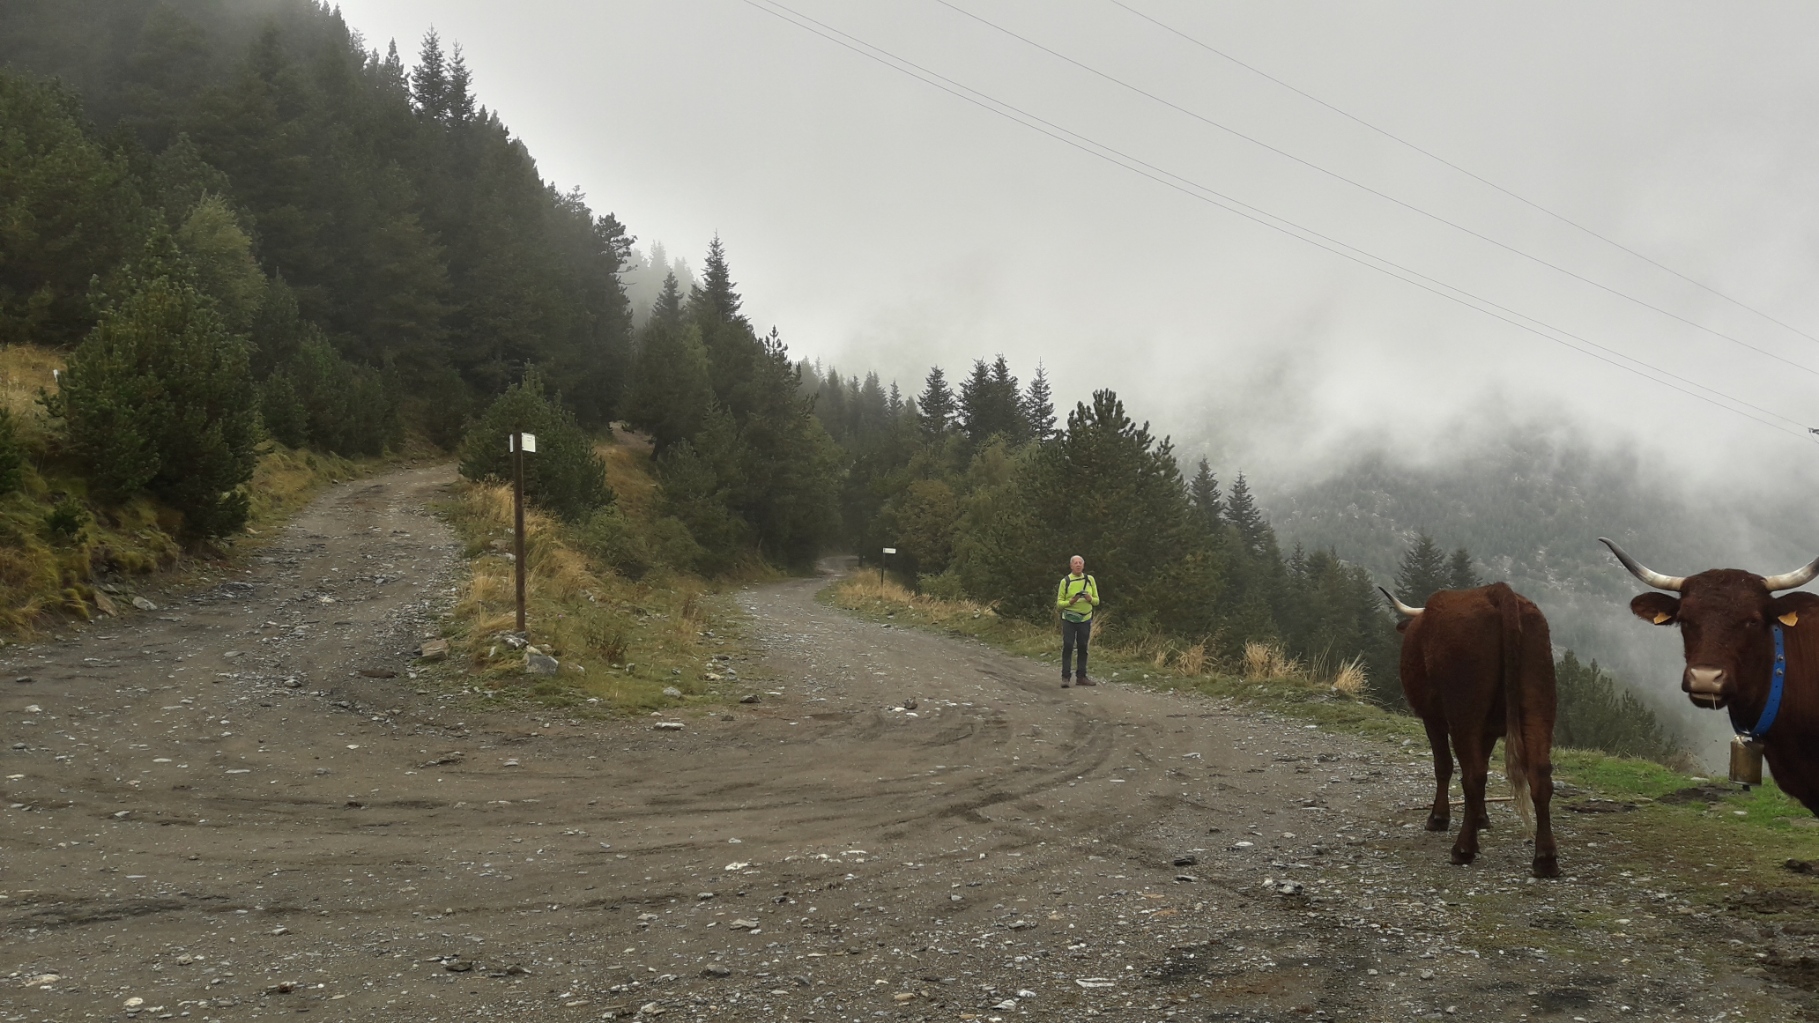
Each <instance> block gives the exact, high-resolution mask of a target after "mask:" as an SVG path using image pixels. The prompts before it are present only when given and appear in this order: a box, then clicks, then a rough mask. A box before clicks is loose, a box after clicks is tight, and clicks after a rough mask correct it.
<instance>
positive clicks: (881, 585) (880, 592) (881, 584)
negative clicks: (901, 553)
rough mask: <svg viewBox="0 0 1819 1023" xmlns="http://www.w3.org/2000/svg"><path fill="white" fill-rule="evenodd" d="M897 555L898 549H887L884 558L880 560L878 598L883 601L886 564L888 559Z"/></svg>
mask: <svg viewBox="0 0 1819 1023" xmlns="http://www.w3.org/2000/svg"><path fill="white" fill-rule="evenodd" d="M895 553H897V548H895V547H886V548H885V549H884V557H881V558H879V559H878V597H879V599H883V597H884V562H885V560H886V559H888V558H889V557H890V556H891V555H893V554H895Z"/></svg>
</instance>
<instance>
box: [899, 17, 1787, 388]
mask: <svg viewBox="0 0 1819 1023" xmlns="http://www.w3.org/2000/svg"><path fill="white" fill-rule="evenodd" d="M934 2H935V3H938V4H940V5H941V6H943V7H946V8H947V9H949V10H951V11H954V12H955V13H958V14H962V15H965V16H966V17H968V18H971V19H972V20H974V21H976V22H978V23H979V24H981V25H984V26H985V27H987V28H990V29H992V30H994V31H997V32H1000V33H1003V34H1004V35H1007V36H1010V37H1011V38H1012V39H1015V40H1017V41H1018V42H1021V43H1023V44H1025V45H1027V46H1031V47H1034V48H1035V49H1038V50H1041V51H1042V52H1043V53H1046V54H1048V55H1049V56H1051V57H1054V58H1055V59H1057V60H1061V61H1065V62H1067V63H1068V64H1072V65H1073V66H1074V67H1077V68H1079V69H1080V70H1082V71H1085V72H1087V73H1089V74H1093V75H1097V76H1099V77H1100V78H1103V79H1105V80H1106V81H1108V82H1110V83H1112V84H1113V85H1116V86H1118V87H1119V88H1122V89H1126V90H1128V91H1130V92H1133V93H1136V94H1137V95H1139V96H1142V97H1144V98H1145V99H1149V100H1153V101H1155V102H1157V103H1160V104H1162V105H1163V106H1165V107H1168V108H1169V109H1170V110H1173V111H1176V112H1177V113H1181V114H1185V115H1186V116H1188V117H1191V118H1193V119H1194V120H1196V121H1199V122H1200V123H1202V124H1205V125H1208V126H1210V127H1213V128H1217V129H1219V130H1220V131H1223V132H1225V133H1226V134H1228V135H1231V136H1232V137H1234V138H1239V139H1243V140H1244V141H1246V142H1249V143H1250V144H1252V145H1254V146H1258V147H1260V148H1262V149H1267V150H1269V151H1270V152H1272V153H1275V154H1276V155H1277V156H1280V157H1283V158H1284V159H1287V160H1293V161H1294V162H1295V163H1298V164H1300V165H1301V166H1303V167H1306V168H1308V169H1309V170H1312V171H1315V172H1317V173H1320V174H1324V175H1326V176H1327V177H1329V178H1332V179H1334V180H1335V181H1342V182H1344V183H1345V184H1348V185H1350V186H1352V187H1353V188H1356V189H1358V190H1360V191H1363V192H1367V193H1369V194H1371V195H1374V196H1376V197H1377V198H1379V199H1382V200H1384V201H1386V202H1390V203H1394V204H1395V205H1397V206H1400V207H1402V208H1403V209H1405V210H1408V211H1409V212H1411V213H1416V214H1419V215H1420V216H1423V217H1426V218H1428V219H1429V220H1432V221H1434V222H1436V223H1439V224H1444V225H1446V226H1447V227H1450V228H1452V229H1453V230H1455V231H1459V232H1461V233H1464V234H1467V235H1470V236H1471V237H1473V238H1476V239H1478V240H1479V241H1482V242H1485V243H1487V244H1490V245H1494V246H1496V247H1497V248H1500V249H1502V250H1504V251H1505V252H1509V253H1512V254H1514V255H1517V256H1520V257H1522V258H1523V259H1526V260H1528V261H1530V262H1532V263H1536V264H1539V265H1541V266H1544V267H1547V268H1548V269H1549V270H1553V271H1555V272H1556V273H1561V274H1565V275H1566V276H1568V277H1571V278H1573V279H1574V280H1576V281H1579V282H1581V283H1584V284H1589V285H1591V286H1592V287H1594V288H1597V289H1598V290H1600V291H1604V292H1607V293H1609V294H1612V295H1615V296H1617V297H1618V298H1621V299H1623V300H1624V301H1626V302H1631V303H1634V304H1635V305H1639V306H1641V307H1643V308H1644V309H1651V310H1653V311H1655V312H1657V313H1660V314H1661V315H1663V316H1666V317H1668V318H1669V319H1673V320H1678V321H1680V322H1681V323H1684V324H1686V325H1687V326H1689V327H1692V328H1693V329H1695V330H1699V331H1703V332H1704V333H1707V334H1710V335H1712V336H1713V337H1718V338H1722V339H1724V340H1726V341H1729V342H1731V343H1732V344H1736V345H1740V346H1742V347H1744V348H1747V349H1749V350H1750V351H1752V352H1755V353H1757V354H1758V355H1765V356H1767V357H1768V358H1771V359H1774V360H1775V361H1776V362H1781V363H1785V364H1786V365H1788V366H1791V367H1793V368H1794V369H1797V370H1800V371H1801V372H1803V373H1810V374H1812V375H1813V376H1815V377H1819V369H1813V368H1812V367H1810V366H1805V365H1802V364H1801V363H1798V362H1795V361H1793V360H1792V359H1789V358H1786V357H1784V356H1781V355H1778V354H1776V353H1775V352H1772V351H1769V350H1768V349H1766V348H1761V347H1758V346H1756V345H1753V344H1750V343H1749V342H1748V341H1744V340H1742V339H1741V338H1737V337H1733V336H1732V335H1730V334H1726V333H1724V332H1723V331H1721V330H1716V329H1714V328H1711V327H1708V326H1706V325H1705V324H1703V323H1700V322H1698V321H1697V320H1693V319H1689V318H1688V317H1685V316H1682V315H1680V314H1679V313H1676V312H1673V311H1671V310H1668V309H1664V308H1662V307H1661V306H1658V305H1655V304H1654V303H1653V302H1650V301H1648V300H1647V299H1642V298H1637V297H1636V296H1634V295H1631V294H1629V293H1628V292H1625V291H1620V290H1618V289H1616V288H1613V287H1611V286H1610V285H1607V284H1604V283H1601V282H1599V281H1596V280H1593V279H1592V278H1590V277H1587V276H1585V275H1584V274H1581V273H1578V272H1577V271H1574V270H1571V269H1568V268H1567V267H1564V266H1561V265H1560V264H1558V263H1554V262H1552V261H1550V260H1547V259H1544V258H1542V257H1540V256H1537V255H1534V254H1533V253H1530V252H1526V251H1524V250H1522V249H1519V248H1516V247H1515V246H1514V245H1510V244H1508V243H1507V242H1502V241H1499V240H1497V239H1496V238H1493V237H1491V236H1490V235H1487V234H1484V233H1483V232H1481V231H1477V230H1474V229H1473V228H1470V227H1467V226H1465V225H1464V224H1461V223H1459V222H1458V221H1455V220H1449V219H1447V218H1446V217H1443V216H1441V215H1439V214H1438V213H1433V212H1430V211H1428V210H1425V209H1422V208H1421V207H1419V206H1416V205H1415V204H1413V203H1410V202H1407V201H1404V200H1402V199H1398V198H1397V197H1395V196H1393V195H1390V194H1389V193H1387V192H1383V191H1380V190H1378V189H1375V188H1372V187H1371V186H1369V185H1366V184H1364V183H1363V182H1360V181H1357V180H1355V179H1353V178H1349V177H1346V176H1345V175H1344V174H1341V173H1339V172H1338V171H1335V170H1330V169H1328V168H1326V167H1322V166H1321V165H1319V164H1317V163H1314V162H1313V161H1311V160H1308V159H1305V158H1303V157H1300V156H1296V155H1295V154H1294V153H1291V152H1288V151H1287V150H1285V149H1281V148H1278V147H1276V146H1273V145H1270V144H1269V143H1268V142H1265V141H1263V140H1262V139H1259V138H1257V137H1256V136H1253V135H1247V134H1245V133H1244V132H1242V131H1239V130H1238V129H1236V128H1233V127H1231V126H1230V125H1227V124H1222V123H1220V122H1219V121H1216V120H1213V119H1212V118H1210V117H1207V116H1206V115H1204V114H1201V113H1199V112H1198V111H1195V110H1190V109H1188V108H1187V107H1184V106H1182V105H1180V104H1179V103H1176V102H1174V101H1172V100H1170V99H1168V98H1166V97H1164V96H1159V95H1157V94H1155V93H1153V92H1149V91H1148V90H1146V89H1143V88H1140V87H1139V86H1135V85H1132V84H1131V83H1129V82H1127V81H1124V80H1123V79H1121V78H1118V77H1116V76H1114V75H1110V74H1107V73H1106V72H1104V71H1101V70H1099V69H1098V68H1096V67H1093V66H1092V65H1090V64H1086V63H1084V62H1082V61H1078V60H1075V59H1074V58H1072V57H1070V56H1068V55H1067V54H1065V53H1061V52H1059V51H1057V50H1053V49H1051V48H1049V47H1047V46H1044V45H1043V44H1042V43H1039V42H1037V41H1035V40H1034V39H1031V38H1029V37H1028V36H1025V35H1023V34H1021V33H1019V32H1016V31H1014V30H1012V29H1008V28H1005V27H1004V26H1003V25H1000V24H998V23H996V22H993V21H990V20H988V19H986V18H984V17H982V16H980V15H978V14H974V13H973V12H972V11H969V10H967V9H966V8H964V7H961V6H960V5H958V4H955V3H953V2H952V0H934ZM1112 2H1113V3H1117V2H1118V0H1112ZM1119 6H1124V5H1123V4H1119ZM1575 226H1577V225H1575ZM1695 283H1696V282H1695ZM1707 290H1710V289H1707ZM1753 311H1754V310H1752V312H1753Z"/></svg>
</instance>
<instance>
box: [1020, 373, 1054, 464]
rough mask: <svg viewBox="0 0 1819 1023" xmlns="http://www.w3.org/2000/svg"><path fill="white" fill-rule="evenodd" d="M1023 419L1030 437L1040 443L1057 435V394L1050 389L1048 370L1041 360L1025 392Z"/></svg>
mask: <svg viewBox="0 0 1819 1023" xmlns="http://www.w3.org/2000/svg"><path fill="white" fill-rule="evenodd" d="M1023 421H1024V422H1025V423H1026V424H1027V429H1028V431H1029V437H1030V439H1031V440H1033V441H1035V442H1036V443H1038V444H1042V443H1046V442H1047V441H1048V440H1050V439H1051V438H1053V437H1054V436H1055V396H1054V393H1053V392H1052V391H1051V390H1050V389H1049V383H1048V372H1047V371H1046V370H1044V369H1043V368H1042V363H1040V362H1038V363H1036V375H1035V376H1034V377H1032V378H1031V379H1030V385H1029V389H1028V390H1027V391H1025V392H1024V393H1023Z"/></svg>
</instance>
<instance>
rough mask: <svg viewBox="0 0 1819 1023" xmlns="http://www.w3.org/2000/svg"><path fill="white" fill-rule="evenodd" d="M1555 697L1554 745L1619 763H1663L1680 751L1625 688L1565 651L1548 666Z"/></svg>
mask: <svg viewBox="0 0 1819 1023" xmlns="http://www.w3.org/2000/svg"><path fill="white" fill-rule="evenodd" d="M1554 674H1555V677H1556V679H1557V691H1558V693H1559V703H1560V707H1559V713H1558V715H1557V716H1556V718H1555V725H1554V745H1555V746H1556V747H1567V748H1573V749H1596V750H1603V751H1604V752H1606V753H1612V754H1615V755H1617V756H1625V757H1643V758H1647V759H1650V760H1666V759H1668V758H1670V757H1673V756H1674V755H1675V754H1676V753H1678V752H1679V751H1680V749H1681V742H1680V739H1679V736H1678V735H1677V734H1675V732H1674V730H1673V729H1672V728H1670V727H1668V726H1667V725H1664V724H1663V723H1662V721H1661V719H1660V718H1658V717H1657V716H1656V715H1655V712H1654V711H1652V710H1650V709H1649V707H1648V705H1647V704H1645V703H1643V702H1642V700H1641V699H1640V698H1638V697H1637V696H1636V694H1635V693H1634V692H1633V691H1631V690H1630V688H1629V687H1628V686H1625V685H1623V684H1622V683H1620V682H1618V681H1617V680H1616V679H1614V678H1612V677H1611V676H1610V674H1609V673H1607V672H1605V671H1603V670H1602V669H1600V668H1599V667H1598V662H1597V661H1591V662H1589V663H1587V662H1583V661H1581V660H1579V657H1578V655H1577V654H1575V653H1573V652H1572V651H1571V650H1568V651H1567V652H1566V653H1565V654H1563V655H1561V658H1560V660H1559V661H1558V662H1557V663H1556V664H1555V666H1554Z"/></svg>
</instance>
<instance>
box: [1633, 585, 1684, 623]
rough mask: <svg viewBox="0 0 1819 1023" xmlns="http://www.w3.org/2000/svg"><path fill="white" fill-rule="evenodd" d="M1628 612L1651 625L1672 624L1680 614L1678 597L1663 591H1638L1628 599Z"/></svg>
mask: <svg viewBox="0 0 1819 1023" xmlns="http://www.w3.org/2000/svg"><path fill="white" fill-rule="evenodd" d="M1630 614H1633V615H1635V616H1636V617H1637V618H1640V619H1642V620H1643V621H1645V622H1648V623H1649V624H1651V625H1672V624H1674V619H1675V618H1676V617H1677V616H1678V615H1679V614H1680V598H1678V597H1670V596H1668V595H1667V594H1665V593H1655V592H1652V591H1651V592H1649V593H1639V594H1637V595H1636V599H1635V600H1632V601H1630Z"/></svg>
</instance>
